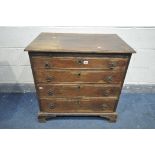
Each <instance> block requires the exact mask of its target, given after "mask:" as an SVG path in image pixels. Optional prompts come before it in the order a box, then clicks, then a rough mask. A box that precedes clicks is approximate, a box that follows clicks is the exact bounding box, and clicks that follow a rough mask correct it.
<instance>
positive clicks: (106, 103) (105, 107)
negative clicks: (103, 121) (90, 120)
mask: <svg viewBox="0 0 155 155" xmlns="http://www.w3.org/2000/svg"><path fill="white" fill-rule="evenodd" d="M40 102H41V111H43V112H59V113H64V112H67V113H74V112H75V113H87V112H90V113H93V112H113V110H114V107H115V102H116V98H110V99H109V98H108V99H107V98H96V99H60V98H57V99H55V98H54V99H40Z"/></svg>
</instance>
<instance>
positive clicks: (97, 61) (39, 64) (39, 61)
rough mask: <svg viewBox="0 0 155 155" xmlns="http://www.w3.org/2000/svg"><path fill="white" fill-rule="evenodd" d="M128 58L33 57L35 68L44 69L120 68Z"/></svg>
mask: <svg viewBox="0 0 155 155" xmlns="http://www.w3.org/2000/svg"><path fill="white" fill-rule="evenodd" d="M127 62H128V58H117V57H116V58H115V57H114V58H113V57H112V58H109V57H47V56H43V57H39V56H36V57H32V64H33V66H34V67H35V68H44V69H50V68H53V69H54V68H55V69H62V68H64V69H67V68H68V69H71V68H74V69H75V68H82V69H88V68H91V69H106V70H107V69H110V70H111V69H120V68H124V67H125V66H126V65H127Z"/></svg>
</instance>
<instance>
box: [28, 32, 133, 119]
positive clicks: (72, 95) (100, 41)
mask: <svg viewBox="0 0 155 155" xmlns="http://www.w3.org/2000/svg"><path fill="white" fill-rule="evenodd" d="M25 51H28V53H29V57H30V62H31V67H32V71H33V76H34V82H35V87H36V91H37V96H38V102H39V107H40V112H39V115H38V119H39V121H41V122H42V121H46V119H47V118H50V117H55V116H66V115H71V116H79V115H80V116H100V117H104V118H107V119H108V120H109V121H116V118H117V113H116V107H117V103H118V101H119V96H120V93H121V89H122V85H123V82H124V78H125V75H126V71H127V68H128V64H129V61H130V57H131V54H132V53H134V52H135V51H134V50H133V49H132V48H131V47H130V46H128V45H127V44H126V43H125V42H124V41H123V40H121V39H120V38H119V37H118V36H117V35H116V34H71V33H41V34H40V35H39V36H38V37H37V38H36V39H35V40H34V41H33V42H32V43H31V44H30V45H28V46H27V47H26V48H25Z"/></svg>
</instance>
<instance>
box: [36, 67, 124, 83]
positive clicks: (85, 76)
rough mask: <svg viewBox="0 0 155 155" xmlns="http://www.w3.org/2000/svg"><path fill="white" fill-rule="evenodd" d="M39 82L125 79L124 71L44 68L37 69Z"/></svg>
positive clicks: (87, 81) (109, 81)
mask: <svg viewBox="0 0 155 155" xmlns="http://www.w3.org/2000/svg"><path fill="white" fill-rule="evenodd" d="M34 72H35V78H36V82H37V83H67V82H74V83H108V84H110V83H113V84H120V83H121V82H122V81H123V77H124V71H94V70H70V71H68V70H43V69H35V70H34Z"/></svg>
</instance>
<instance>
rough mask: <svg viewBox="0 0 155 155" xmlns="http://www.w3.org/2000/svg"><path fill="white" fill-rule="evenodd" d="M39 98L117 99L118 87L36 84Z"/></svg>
mask: <svg viewBox="0 0 155 155" xmlns="http://www.w3.org/2000/svg"><path fill="white" fill-rule="evenodd" d="M37 87H38V90H39V95H40V97H41V98H43V97H46V98H53V97H68V98H76V97H90V98H91V97H92V96H93V97H117V96H118V94H119V90H120V85H104V84H95V85H92V84H52V85H51V84H37Z"/></svg>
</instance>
